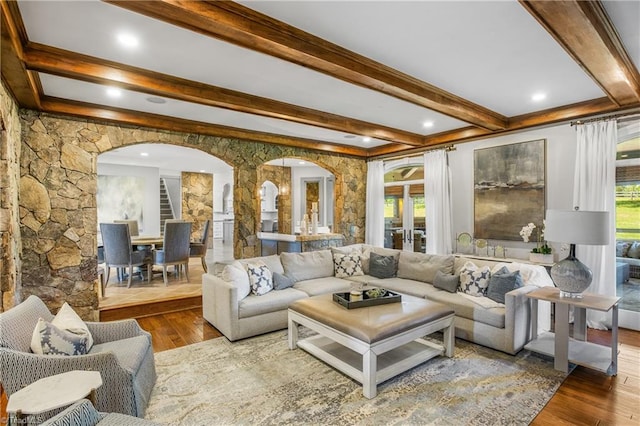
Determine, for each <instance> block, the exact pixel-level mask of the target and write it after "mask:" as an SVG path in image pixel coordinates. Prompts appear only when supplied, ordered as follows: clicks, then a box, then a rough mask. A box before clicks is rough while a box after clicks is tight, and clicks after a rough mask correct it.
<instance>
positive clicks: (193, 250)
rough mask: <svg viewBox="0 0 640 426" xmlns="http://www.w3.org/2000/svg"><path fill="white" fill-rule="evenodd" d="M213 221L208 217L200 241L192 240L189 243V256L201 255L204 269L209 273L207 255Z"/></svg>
mask: <svg viewBox="0 0 640 426" xmlns="http://www.w3.org/2000/svg"><path fill="white" fill-rule="evenodd" d="M210 223H211V221H210V220H209V219H207V220H206V221H205V223H204V228H203V229H202V235H201V236H200V239H199V240H198V241H195V242H192V243H191V244H190V245H189V257H199V258H200V262H202V269H204V272H205V273H207V272H208V270H207V262H206V261H205V256H206V255H207V249H208V248H209V225H210Z"/></svg>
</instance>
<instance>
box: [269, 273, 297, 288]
mask: <svg viewBox="0 0 640 426" xmlns="http://www.w3.org/2000/svg"><path fill="white" fill-rule="evenodd" d="M295 283H296V282H295V281H293V279H291V278H290V277H288V276H286V275H285V274H279V273H277V272H274V273H273V289H274V290H284V289H285V288H289V287H293V285H294V284H295Z"/></svg>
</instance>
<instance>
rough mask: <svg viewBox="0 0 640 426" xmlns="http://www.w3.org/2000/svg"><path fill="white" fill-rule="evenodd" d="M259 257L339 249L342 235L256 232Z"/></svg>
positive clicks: (342, 240)
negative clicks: (331, 248)
mask: <svg viewBox="0 0 640 426" xmlns="http://www.w3.org/2000/svg"><path fill="white" fill-rule="evenodd" d="M257 236H258V239H259V240H260V243H261V250H260V252H261V255H262V256H269V255H272V254H280V253H282V252H289V253H301V252H307V251H316V250H324V249H328V248H330V247H340V246H342V245H343V244H344V236H343V235H342V234H333V233H328V234H315V235H294V234H280V233H277V232H258V234H257Z"/></svg>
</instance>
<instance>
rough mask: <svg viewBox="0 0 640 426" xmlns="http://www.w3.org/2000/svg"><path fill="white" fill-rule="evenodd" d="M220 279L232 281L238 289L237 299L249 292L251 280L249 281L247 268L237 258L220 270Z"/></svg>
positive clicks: (242, 297)
mask: <svg viewBox="0 0 640 426" xmlns="http://www.w3.org/2000/svg"><path fill="white" fill-rule="evenodd" d="M222 279H223V280H224V281H226V282H228V283H232V284H233V285H234V286H235V287H236V288H237V289H238V300H242V299H244V298H245V297H247V296H248V295H249V294H251V282H249V275H248V274H247V270H246V269H245V268H244V266H242V264H241V263H240V262H238V261H237V260H236V261H235V262H233V263H231V264H230V265H225V267H224V269H223V270H222Z"/></svg>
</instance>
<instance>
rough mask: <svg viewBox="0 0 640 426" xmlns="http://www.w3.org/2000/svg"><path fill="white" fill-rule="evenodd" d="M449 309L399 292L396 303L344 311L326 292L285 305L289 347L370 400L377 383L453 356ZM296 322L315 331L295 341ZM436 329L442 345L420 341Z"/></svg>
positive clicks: (375, 391) (453, 336)
mask: <svg viewBox="0 0 640 426" xmlns="http://www.w3.org/2000/svg"><path fill="white" fill-rule="evenodd" d="M453 318H454V311H453V309H451V308H450V307H448V306H446V305H443V304H441V303H436V302H431V301H428V300H426V299H421V298H418V297H413V296H408V295H404V294H403V295H402V301H401V302H396V303H389V304H385V305H377V306H368V307H363V308H357V309H347V308H345V307H343V306H341V305H339V304H338V303H336V302H334V301H333V299H332V295H331V294H324V295H320V296H314V297H310V298H308V299H302V300H298V301H296V302H294V303H292V304H291V305H289V349H295V348H296V347H300V348H301V349H304V350H305V351H307V352H309V353H310V354H312V355H314V356H315V357H317V358H319V359H321V360H322V361H324V362H326V363H327V364H329V365H331V366H332V367H334V368H336V369H337V370H339V371H341V372H342V373H344V374H346V375H347V376H349V377H351V378H352V379H354V380H356V381H358V382H360V383H362V391H363V394H364V396H365V397H367V398H374V397H375V396H376V394H377V385H378V384H379V383H382V382H384V381H385V380H388V379H390V378H392V377H395V376H397V375H399V374H400V373H403V372H405V371H407V370H409V369H411V368H413V367H415V366H417V365H419V364H422V363H423V362H425V361H427V360H429V359H431V358H433V357H436V356H439V355H443V354H444V355H446V356H448V357H452V356H453V350H454V339H455V333H454V325H453ZM298 325H302V326H305V327H307V328H309V329H311V330H313V331H315V332H317V333H318V334H317V335H313V336H311V337H309V338H306V339H303V340H298ZM436 331H442V332H443V334H444V338H443V344H442V345H440V344H437V343H433V342H429V341H427V340H424V339H422V337H424V336H426V335H428V334H431V333H433V332H436Z"/></svg>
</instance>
